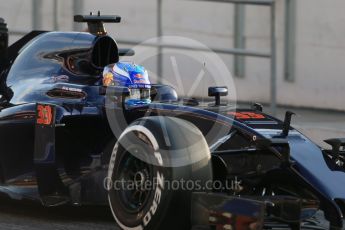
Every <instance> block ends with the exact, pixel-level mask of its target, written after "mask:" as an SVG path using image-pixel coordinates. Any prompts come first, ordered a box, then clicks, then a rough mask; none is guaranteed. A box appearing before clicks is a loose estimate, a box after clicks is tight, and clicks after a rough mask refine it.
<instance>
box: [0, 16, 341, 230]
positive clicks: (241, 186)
mask: <svg viewBox="0 0 345 230" xmlns="http://www.w3.org/2000/svg"><path fill="white" fill-rule="evenodd" d="M75 21H77V22H86V23H88V28H89V29H88V30H89V32H47V31H33V32H31V33H29V34H27V35H26V36H24V37H23V38H22V39H20V40H19V41H17V42H16V43H14V44H13V45H11V46H10V47H8V46H7V40H8V34H7V28H6V25H5V23H4V21H1V22H0V24H1V25H0V30H1V34H0V39H1V41H0V46H1V47H0V65H1V66H0V68H1V77H0V94H1V101H0V107H1V110H0V183H1V186H0V192H2V193H5V194H7V195H8V196H10V197H11V198H14V199H31V200H37V201H40V202H42V204H43V205H45V206H48V207H49V206H57V205H63V204H72V205H90V204H96V205H108V206H110V208H111V210H112V213H113V216H114V219H115V221H116V223H117V225H118V226H120V228H122V229H126V230H132V229H133V230H134V229H135V230H140V229H145V230H154V229H183V230H185V229H191V228H200V229H217V230H221V229H222V230H223V229H224V230H225V229H262V228H271V229H272V228H275V227H278V228H284V227H287V228H293V229H300V228H301V227H306V226H307V227H308V228H312V227H314V228H316V229H320V228H319V226H318V225H317V223H316V224H315V225H314V226H311V224H310V223H311V222H312V220H315V219H312V218H313V217H314V216H315V214H316V213H317V212H319V211H323V213H324V216H325V219H327V220H328V221H329V223H330V228H332V229H341V228H342V227H343V214H344V213H345V165H344V163H345V150H344V146H345V139H330V140H327V141H326V142H327V143H328V144H330V145H331V146H332V147H333V148H332V150H324V149H321V148H320V147H318V146H317V145H315V144H314V143H313V142H311V141H310V140H309V139H308V138H307V137H305V136H304V135H303V134H301V133H299V132H298V131H297V130H295V129H294V128H292V127H291V126H290V122H291V116H292V115H293V114H292V113H291V112H287V113H286V117H285V120H284V121H280V120H278V119H276V118H274V117H272V116H270V115H267V114H265V113H263V112H262V106H260V105H259V104H255V105H253V107H252V108H250V109H238V110H235V109H234V108H233V107H231V106H226V105H224V104H222V103H221V101H220V99H221V96H224V95H227V93H228V91H227V88H226V87H210V88H209V92H208V93H209V95H208V96H210V97H214V98H215V102H214V103H213V102H212V103H211V104H202V103H198V101H197V99H187V100H179V99H178V97H177V93H176V91H175V90H174V89H173V88H172V87H170V86H167V85H159V84H150V86H149V87H145V88H135V87H134V88H132V87H129V86H128V87H127V86H123V85H118V84H115V83H116V82H115V83H114V84H109V85H104V84H103V79H102V78H103V75H102V73H103V70H104V68H105V67H106V66H108V65H111V64H114V63H115V64H116V63H119V57H120V56H124V55H132V54H133V51H131V50H127V49H119V48H118V46H117V43H116V42H115V41H114V40H113V39H112V38H111V37H109V36H108V35H107V33H106V31H105V29H104V26H103V23H104V22H113V23H116V22H120V17H118V16H101V15H88V16H82V15H79V16H75ZM116 66H117V65H116ZM117 67H118V66H117ZM125 68H127V67H125ZM121 71H122V72H126V71H123V69H122V70H121ZM121 71H120V72H121ZM133 71H134V70H133ZM124 75H126V73H124ZM106 77H108V76H106ZM136 77H137V78H142V77H143V75H142V74H136ZM138 82H139V83H140V82H141V81H139V80H138ZM133 96H135V98H136V100H138V101H142V99H143V100H144V102H145V103H129V104H128V103H127V102H128V99H131V98H132V97H133ZM132 102H133V101H132ZM174 182H178V185H179V186H174ZM175 184H176V183H175ZM181 185H185V186H181ZM229 185H231V186H229ZM316 220H317V219H316ZM307 222H308V223H309V224H308V225H306V223H307Z"/></svg>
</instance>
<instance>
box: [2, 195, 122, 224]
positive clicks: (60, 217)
mask: <svg viewBox="0 0 345 230" xmlns="http://www.w3.org/2000/svg"><path fill="white" fill-rule="evenodd" d="M24 229H25V230H45V229H47V230H99V229H100V230H119V228H117V227H116V224H115V222H114V220H113V217H112V215H111V211H110V209H109V208H107V207H97V206H96V207H95V206H93V207H92V206H87V207H71V206H64V207H55V208H44V207H42V206H41V205H40V204H37V203H33V202H27V201H25V202H21V201H14V200H10V199H9V198H0V230H24Z"/></svg>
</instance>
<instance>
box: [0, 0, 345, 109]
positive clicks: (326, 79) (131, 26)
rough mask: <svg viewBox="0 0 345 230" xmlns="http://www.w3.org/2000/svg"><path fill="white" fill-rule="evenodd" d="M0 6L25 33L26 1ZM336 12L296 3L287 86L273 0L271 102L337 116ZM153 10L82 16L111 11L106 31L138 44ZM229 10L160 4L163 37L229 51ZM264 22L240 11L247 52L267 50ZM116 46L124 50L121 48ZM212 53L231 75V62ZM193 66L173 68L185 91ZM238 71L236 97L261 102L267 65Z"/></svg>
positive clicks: (66, 2)
mask: <svg viewBox="0 0 345 230" xmlns="http://www.w3.org/2000/svg"><path fill="white" fill-rule="evenodd" d="M52 2H53V1H52V0H44V1H42V5H41V7H42V12H43V13H42V17H43V18H44V20H42V25H41V27H42V29H48V30H51V29H52V27H53V17H52V15H53V3H52ZM0 3H1V8H0V15H1V17H4V18H6V20H7V22H8V24H9V27H10V29H12V30H29V29H28V28H31V25H32V23H31V20H30V19H31V17H32V15H31V10H32V8H31V1H27V0H11V1H4V0H2V1H0ZM72 8H73V3H72V1H70V0H59V3H58V14H59V18H58V26H59V29H61V30H71V29H72V16H73V10H72ZM344 8H345V1H343V0H332V1H325V0H297V12H296V22H297V25H296V36H297V38H296V59H295V63H296V72H295V81H294V82H287V81H285V80H284V74H283V71H284V65H283V63H284V60H283V58H284V54H283V50H284V43H283V42H284V41H283V39H284V0H277V4H276V13H277V23H276V28H277V42H278V47H277V48H278V53H277V60H278V70H277V74H278V103H279V104H283V105H292V106H301V107H313V108H323V109H333V110H341V111H345V103H344V99H343V98H344V96H345V93H344V92H345V80H344V75H345V61H344V60H345V43H344V38H345V29H344V28H345V27H344V24H345V14H344V13H343V9H344ZM156 9H157V5H156V0H144V1H128V0H116V1H113V0H100V1H93V0H85V1H84V4H83V10H82V11H83V12H85V13H88V12H89V11H90V10H94V11H96V10H101V12H104V13H105V14H111V13H117V14H119V15H121V16H122V17H123V22H122V23H121V24H116V25H108V26H107V27H108V31H109V33H110V34H111V35H113V36H116V37H117V38H119V39H121V40H126V39H130V40H133V39H135V40H146V39H149V38H152V37H155V36H156V17H157V16H156V13H157V10H156ZM233 10H234V6H233V5H232V4H224V3H212V2H196V1H180V0H164V1H163V22H162V23H163V27H164V34H166V35H175V36H183V37H188V38H192V39H195V40H197V41H200V42H202V43H204V44H205V45H207V46H210V47H218V48H222V47H225V48H231V47H232V45H233V31H234V25H233V19H234V17H233ZM269 17H270V13H269V8H267V7H257V6H247V7H246V22H245V36H246V46H247V48H250V49H255V50H259V51H269V48H270V43H269V23H270V21H269ZM15 39H16V37H11V41H13V40H15ZM121 45H122V44H121ZM122 46H125V47H129V45H125V44H123V45H122ZM152 49H154V48H152ZM220 56H221V58H222V59H223V61H224V62H225V63H226V65H227V66H228V68H229V70H230V71H231V70H232V69H233V57H232V56H230V55H220ZM127 59H131V58H127ZM177 61H179V60H177ZM182 62H183V61H182ZM144 64H145V65H146V67H147V68H148V69H149V70H150V71H151V72H156V61H155V58H154V57H153V58H151V59H150V60H147V61H146V62H145V63H144ZM206 64H207V63H206ZM170 66H171V58H169V57H165V58H164V66H163V70H164V77H165V78H167V79H169V81H170V82H173V83H174V82H176V77H175V76H174V71H173V68H171V67H170ZM200 68H201V67H200V64H197V63H194V64H193V63H191V62H188V61H186V62H183V63H182V64H180V66H179V69H180V72H181V76H182V77H183V81H184V85H185V86H187V87H190V85H192V84H193V82H194V81H195V78H196V76H197V73H199V72H200ZM245 72H246V74H245V77H244V78H236V77H235V78H234V80H235V86H236V91H237V98H238V100H240V101H259V102H269V101H270V95H269V83H270V65H269V60H268V59H257V58H246V69H245ZM207 77H208V75H206V78H207ZM174 79H175V80H174ZM204 82H205V83H207V82H209V81H208V80H205V81H204ZM206 92H207V84H204V85H200V86H199V87H197V90H196V92H195V94H196V95H206V94H205V93H206ZM180 93H181V94H183V92H180Z"/></svg>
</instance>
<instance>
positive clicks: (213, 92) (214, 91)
mask: <svg viewBox="0 0 345 230" xmlns="http://www.w3.org/2000/svg"><path fill="white" fill-rule="evenodd" d="M227 95H228V87H226V86H212V87H209V88H208V96H209V97H215V105H216V106H219V105H220V97H221V96H227Z"/></svg>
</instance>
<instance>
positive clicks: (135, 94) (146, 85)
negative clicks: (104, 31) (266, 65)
mask: <svg viewBox="0 0 345 230" xmlns="http://www.w3.org/2000/svg"><path fill="white" fill-rule="evenodd" d="M103 85H104V86H125V87H128V88H129V90H130V96H129V97H128V98H126V104H127V105H145V104H148V103H150V102H151V98H150V89H151V82H150V80H149V76H148V73H147V70H146V69H145V68H144V67H143V66H140V65H136V64H134V63H133V62H118V63H115V64H112V65H108V66H106V67H105V68H104V71H103Z"/></svg>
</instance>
